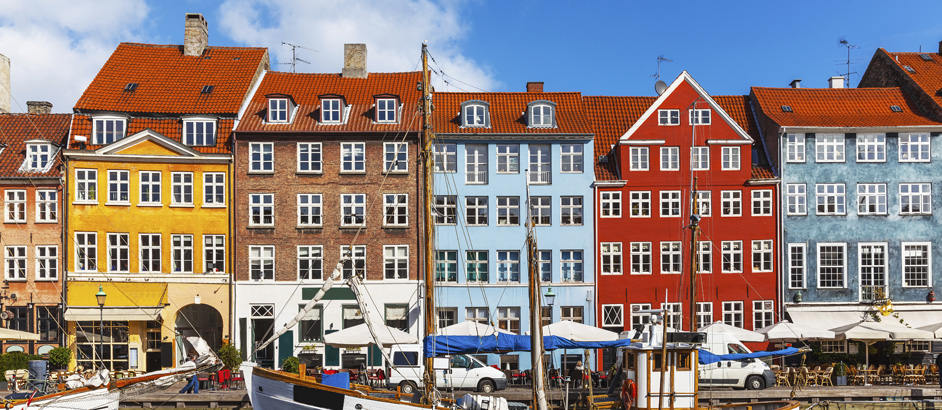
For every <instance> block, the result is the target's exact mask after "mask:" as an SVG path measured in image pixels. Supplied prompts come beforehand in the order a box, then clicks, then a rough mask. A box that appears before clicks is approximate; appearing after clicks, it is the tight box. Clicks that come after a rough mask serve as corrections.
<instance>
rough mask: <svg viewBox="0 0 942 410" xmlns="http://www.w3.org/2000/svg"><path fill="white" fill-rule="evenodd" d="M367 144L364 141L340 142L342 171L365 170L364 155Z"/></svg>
mask: <svg viewBox="0 0 942 410" xmlns="http://www.w3.org/2000/svg"><path fill="white" fill-rule="evenodd" d="M365 151H366V144H365V143H363V142H344V143H341V144H340V172H365V171H366V159H365V157H364V155H366V154H365Z"/></svg>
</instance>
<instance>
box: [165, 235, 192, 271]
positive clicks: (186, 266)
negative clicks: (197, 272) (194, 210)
mask: <svg viewBox="0 0 942 410" xmlns="http://www.w3.org/2000/svg"><path fill="white" fill-rule="evenodd" d="M170 255H171V258H172V260H171V263H172V264H173V272H174V273H193V235H170Z"/></svg>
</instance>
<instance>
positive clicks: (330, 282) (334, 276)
mask: <svg viewBox="0 0 942 410" xmlns="http://www.w3.org/2000/svg"><path fill="white" fill-rule="evenodd" d="M341 269H343V260H341V261H340V262H337V266H335V267H334V271H333V272H331V273H330V276H328V277H327V280H326V281H324V286H322V287H321V290H319V291H317V294H316V295H314V298H312V299H311V300H310V301H309V302H307V304H306V305H304V309H301V311H300V312H298V314H297V315H294V318H292V319H291V320H290V321H288V323H286V324H285V325H284V327H282V328H281V329H279V330H278V331H277V332H275V334H273V335H272V336H271V337H269V338H268V340H266V341H265V342H263V343H261V344H259V345H258V346H257V347H255V351H256V352H257V351H259V350H262V349H264V348H265V347H266V346H268V345H269V344H271V343H272V342H274V341H275V340H278V337H279V336H281V335H283V334H285V332H287V331H289V330H291V328H293V327H294V326H295V325H297V324H298V322H300V321H301V320H303V319H304V316H305V315H307V312H310V311H311V309H314V305H316V304H317V302H320V300H321V299H323V298H324V295H326V294H327V291H328V290H330V288H332V287H333V286H334V281H337V280H340V277H341V274H340V270H341Z"/></svg>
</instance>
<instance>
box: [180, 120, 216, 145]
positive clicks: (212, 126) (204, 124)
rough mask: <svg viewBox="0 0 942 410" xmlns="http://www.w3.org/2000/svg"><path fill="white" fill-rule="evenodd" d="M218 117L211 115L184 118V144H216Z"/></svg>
mask: <svg viewBox="0 0 942 410" xmlns="http://www.w3.org/2000/svg"><path fill="white" fill-rule="evenodd" d="M217 128H218V127H216V119H215V118H211V117H184V118H183V145H188V146H191V147H193V146H199V147H205V146H209V147H214V146H216V130H217Z"/></svg>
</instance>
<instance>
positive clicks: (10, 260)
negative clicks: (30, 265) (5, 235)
mask: <svg viewBox="0 0 942 410" xmlns="http://www.w3.org/2000/svg"><path fill="white" fill-rule="evenodd" d="M3 259H4V267H5V268H6V269H4V271H5V272H6V273H5V275H4V278H5V279H6V280H9V281H16V282H25V281H26V280H27V273H26V270H27V268H26V263H27V262H26V261H27V257H26V246H5V247H4V249H3Z"/></svg>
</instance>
